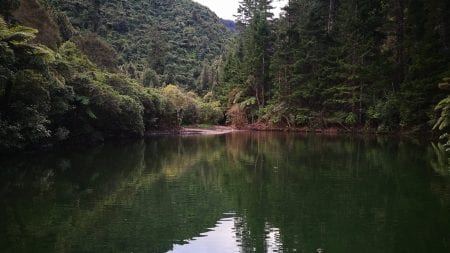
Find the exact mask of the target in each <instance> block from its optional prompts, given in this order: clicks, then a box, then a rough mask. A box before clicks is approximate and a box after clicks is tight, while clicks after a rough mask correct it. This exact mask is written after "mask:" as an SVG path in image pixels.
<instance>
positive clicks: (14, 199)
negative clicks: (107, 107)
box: [0, 138, 224, 252]
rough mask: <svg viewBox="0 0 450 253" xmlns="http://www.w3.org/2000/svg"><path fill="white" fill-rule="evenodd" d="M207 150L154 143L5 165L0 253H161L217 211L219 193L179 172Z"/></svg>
mask: <svg viewBox="0 0 450 253" xmlns="http://www.w3.org/2000/svg"><path fill="white" fill-rule="evenodd" d="M196 143H197V144H199V145H194V144H196ZM210 145H212V143H211V142H210V141H197V142H195V143H193V142H192V140H191V139H176V138H168V139H166V138H158V140H152V141H148V142H147V143H144V142H139V143H133V144H124V145H121V147H120V148H117V147H116V146H112V145H105V146H102V147H98V148H93V149H88V150H86V151H76V152H72V151H71V152H58V153H54V154H50V155H43V154H40V155H30V156H25V157H17V158H16V159H12V160H9V161H6V162H5V163H3V164H2V165H1V168H2V173H4V174H3V175H5V176H3V175H2V177H1V180H2V181H4V182H5V184H3V185H7V186H6V187H4V190H3V191H2V196H3V198H2V199H3V201H2V207H4V208H2V210H0V218H1V220H0V225H1V228H0V237H1V239H0V251H12V252H22V251H25V252H34V251H36V249H39V250H44V251H46V252H53V251H57V252H62V251H70V252H97V251H99V252H103V251H119V252H120V251H130V250H131V251H133V250H134V251H136V252H140V251H144V250H145V251H151V252H165V251H167V250H169V249H170V248H171V246H172V242H173V241H174V240H175V241H183V240H185V239H189V238H191V237H194V236H196V235H197V234H199V233H200V232H203V231H204V230H205V229H206V228H208V227H211V226H213V225H214V223H215V221H216V220H217V219H218V218H220V215H221V213H222V212H223V211H224V210H223V209H224V208H223V204H222V203H224V200H222V199H223V198H222V197H221V194H220V192H219V191H218V190H216V189H213V188H212V187H211V185H209V184H207V183H205V182H207V181H206V180H203V182H200V181H197V180H195V177H196V176H197V175H189V173H186V172H187V171H189V169H190V166H193V165H194V164H195V163H197V162H198V161H199V160H198V159H199V156H200V154H199V153H201V152H205V150H208V149H209V150H211V153H210V156H208V157H210V158H211V159H214V157H215V156H214V152H215V150H214V149H210ZM174 151H175V152H174ZM183 170H184V171H183ZM174 173H175V174H174ZM183 173H185V174H186V176H183ZM196 173H197V172H196ZM205 176H207V175H205ZM30 200H31V201H30Z"/></svg>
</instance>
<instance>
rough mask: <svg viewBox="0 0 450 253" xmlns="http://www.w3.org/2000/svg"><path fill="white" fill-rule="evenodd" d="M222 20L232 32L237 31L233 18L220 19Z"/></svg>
mask: <svg viewBox="0 0 450 253" xmlns="http://www.w3.org/2000/svg"><path fill="white" fill-rule="evenodd" d="M220 21H222V24H223V25H224V26H225V27H226V28H227V29H228V30H229V31H230V32H233V33H234V32H236V31H237V30H236V22H234V21H233V20H228V19H220Z"/></svg>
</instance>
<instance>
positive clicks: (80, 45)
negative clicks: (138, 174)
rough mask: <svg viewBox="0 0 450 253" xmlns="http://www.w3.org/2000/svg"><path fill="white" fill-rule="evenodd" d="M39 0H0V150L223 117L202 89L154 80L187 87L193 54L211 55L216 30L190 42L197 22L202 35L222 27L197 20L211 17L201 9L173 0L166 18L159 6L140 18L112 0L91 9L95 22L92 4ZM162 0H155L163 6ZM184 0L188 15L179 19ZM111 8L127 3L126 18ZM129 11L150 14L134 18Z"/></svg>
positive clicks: (198, 62) (197, 60) (197, 59)
mask: <svg viewBox="0 0 450 253" xmlns="http://www.w3.org/2000/svg"><path fill="white" fill-rule="evenodd" d="M49 3H50V2H47V1H38V0H20V1H18V0H6V2H5V1H0V6H1V7H2V9H0V153H2V152H13V151H15V150H20V149H35V148H40V147H43V146H45V147H50V146H54V145H62V144H66V143H82V144H86V143H92V142H101V141H103V140H105V139H117V138H140V137H143V136H144V135H145V134H147V133H149V132H153V131H155V130H156V131H160V130H163V131H175V130H177V129H179V127H180V126H181V125H190V124H196V123H202V124H217V122H218V121H221V120H222V119H223V113H222V109H221V107H220V104H219V103H218V102H217V101H214V100H213V99H212V98H211V95H210V94H209V96H205V97H200V96H198V95H197V94H196V93H194V92H190V91H188V90H186V89H182V88H180V87H178V86H176V85H163V84H164V83H166V84H167V83H169V82H170V83H172V81H173V82H176V80H179V81H178V82H179V84H180V85H181V84H182V85H184V86H185V87H188V88H194V87H193V85H194V83H195V75H194V73H195V71H196V68H195V67H198V68H200V69H203V68H204V66H202V62H203V59H205V60H206V61H207V60H208V59H212V58H214V57H215V55H214V54H213V52H215V51H213V49H214V50H217V53H216V54H218V51H219V50H220V47H221V44H220V43H219V42H218V40H215V39H218V37H217V36H218V35H219V33H218V32H217V33H215V34H216V35H217V36H216V37H214V36H213V35H210V36H208V38H209V40H208V42H209V46H205V49H204V50H203V51H201V50H199V49H198V48H196V47H197V46H198V43H199V41H200V40H199V39H198V38H197V37H196V36H198V34H199V33H200V30H201V29H203V28H202V26H201V25H205V27H204V29H203V30H202V31H203V32H202V33H203V34H206V35H208V33H209V32H211V33H214V31H215V30H214V29H218V30H217V31H219V30H220V29H222V30H223V32H221V33H220V36H222V37H221V38H223V39H225V34H226V33H225V32H224V31H225V28H224V27H223V25H221V24H220V22H217V23H216V24H211V25H210V26H211V27H212V28H210V29H207V28H206V26H207V23H206V21H204V20H206V18H205V17H206V16H208V15H210V16H208V17H209V18H211V19H213V18H216V17H215V16H213V15H212V14H211V12H209V11H208V10H207V9H205V8H203V7H200V6H199V5H196V4H193V3H192V2H188V1H185V2H177V3H183V4H186V5H185V6H184V7H186V8H184V7H182V6H180V5H179V4H174V5H173V6H172V7H174V6H176V8H174V9H171V10H167V11H168V12H170V13H174V12H176V11H179V12H180V13H181V12H183V13H184V16H183V15H181V14H180V15H181V17H178V16H176V17H175V18H174V19H173V20H169V19H168V17H169V16H168V14H167V13H159V14H158V15H159V16H157V15H156V14H155V15H154V16H152V17H153V19H150V18H149V19H148V20H146V17H144V16H145V15H143V14H142V15H141V16H139V15H138V14H136V13H137V12H136V13H134V12H133V14H129V12H128V11H129V9H127V8H128V7H124V6H123V4H121V6H122V7H121V8H122V9H120V8H113V5H114V4H117V3H118V2H113V3H108V4H107V5H106V4H105V5H103V4H99V6H101V7H99V8H98V9H97V10H98V12H95V13H97V14H99V16H101V17H102V18H99V19H94V20H100V21H99V22H98V23H97V24H98V25H95V24H96V23H95V22H91V21H92V20H93V19H92V17H93V16H92V15H91V14H92V13H86V11H83V8H85V7H86V6H88V5H85V6H84V7H83V2H80V3H78V4H77V3H75V2H73V3H72V2H70V3H69V2H66V3H65V4H63V3H62V2H61V3H50V4H52V5H47V4H49ZM97 3H98V2H97ZM142 3H143V1H142ZM134 4H136V6H137V4H138V3H137V1H135V2H134ZM166 4H167V3H164V4H161V5H158V6H159V7H158V8H162V6H163V5H164V6H166V8H169V7H167V6H169V5H166ZM54 6H56V7H58V9H59V8H61V9H66V10H72V9H73V8H74V9H73V10H76V11H79V13H80V15H79V17H78V18H74V17H75V16H76V15H75V14H74V13H75V12H74V13H73V14H74V15H73V18H72V19H69V18H68V17H67V16H66V14H65V13H64V12H61V11H59V10H58V9H55V8H54ZM190 7H192V8H194V9H195V11H194V12H192V13H193V14H192V16H193V17H195V16H196V15H197V14H198V16H197V18H196V19H197V20H198V22H193V21H192V22H188V20H189V18H187V16H186V15H187V13H188V10H189V8H190ZM136 8H138V7H136ZM138 9H139V8H138ZM89 10H90V11H92V9H89ZM120 10H127V11H124V12H123V15H126V14H127V13H128V14H129V15H127V18H129V20H128V19H127V20H126V22H122V23H121V24H116V23H114V22H116V21H117V22H118V20H120V18H118V15H119V13H122V11H120ZM158 10H161V11H163V10H164V8H163V9H158ZM113 12H114V13H115V14H114V13H113ZM67 13H68V14H71V13H70V12H69V11H67ZM205 13H206V14H205ZM94 16H96V15H94ZM138 16H139V17H138ZM96 17H97V16H96ZM112 17H115V18H117V19H114V18H112ZM138 19H139V20H141V21H149V22H150V20H152V22H153V23H146V22H142V23H141V24H138V21H137V20H138ZM130 20H133V22H134V23H133V22H132V21H130ZM156 20H160V21H156ZM177 20H178V21H177ZM201 20H203V21H201ZM83 22H86V23H83ZM72 23H73V25H72ZM103 24H105V25H103ZM155 24H158V26H156V25H155ZM165 25H167V26H166V27H165V28H164V27H163V26H165ZM172 26H173V27H177V29H181V28H182V27H184V28H186V29H184V28H183V29H184V30H189V31H191V32H192V34H191V35H192V38H197V39H196V40H187V39H183V40H182V39H181V38H184V37H186V36H187V35H186V33H185V34H176V31H177V30H176V29H172V28H171V27H172ZM138 27H139V28H138ZM160 28H161V29H160ZM163 28H164V29H165V30H164V29H163ZM146 29H148V30H146ZM138 30H139V31H138ZM206 30H207V31H208V32H205V31H206ZM146 31H148V33H147V32H146ZM127 34H129V36H128V35H127ZM171 34H172V35H171ZM102 36H104V38H102ZM183 36H184V37H183ZM168 38H171V39H170V40H168ZM177 38H178V39H177ZM214 38H215V39H214ZM108 41H109V42H112V45H111V44H109V43H108ZM194 42H195V43H197V44H195V43H194ZM152 43H153V44H152ZM183 43H185V44H183ZM175 44H179V46H178V48H177V49H176V48H175V47H176V46H175ZM183 45H184V46H183ZM124 48H126V50H125V49H124ZM202 54H205V55H204V56H202ZM203 57H204V58H203ZM205 66H206V65H205ZM151 67H154V70H153V69H152V68H151ZM155 71H157V72H158V73H159V75H158V74H156V72H155ZM160 78H161V79H162V80H161V79H160ZM164 78H166V79H164ZM167 78H169V79H170V78H171V79H173V80H168V79H167ZM175 79H176V80H175ZM203 79H204V78H202V80H203ZM202 83H204V82H202ZM157 86H160V87H157ZM205 87H206V86H205Z"/></svg>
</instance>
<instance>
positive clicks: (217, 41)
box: [47, 0, 231, 90]
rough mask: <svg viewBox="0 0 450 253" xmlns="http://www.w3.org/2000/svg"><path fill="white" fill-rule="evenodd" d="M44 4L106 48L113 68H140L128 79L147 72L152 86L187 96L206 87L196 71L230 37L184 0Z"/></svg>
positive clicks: (206, 12)
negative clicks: (154, 79) (114, 60)
mask: <svg viewBox="0 0 450 253" xmlns="http://www.w3.org/2000/svg"><path fill="white" fill-rule="evenodd" d="M47 2H48V3H49V4H50V5H51V6H52V7H54V8H56V9H57V10H59V11H62V12H64V13H65V14H66V15H67V16H68V17H69V19H70V21H71V22H72V24H73V26H74V27H75V28H77V29H79V30H81V31H83V32H84V31H89V32H92V33H95V34H97V35H99V36H100V37H102V38H103V39H104V40H105V41H107V42H108V43H109V44H111V45H112V46H113V47H114V49H115V50H116V51H117V52H118V56H119V65H128V64H134V65H135V66H138V65H139V66H142V67H140V70H137V71H136V72H137V73H130V77H132V78H136V79H140V78H142V77H143V74H144V73H143V72H144V71H146V70H147V69H153V70H155V71H156V73H157V74H158V78H159V79H160V81H159V82H158V83H165V84H169V83H176V84H177V85H180V86H182V87H183V88H187V89H191V90H194V89H196V88H197V87H203V88H205V89H206V88H207V86H205V85H199V83H200V82H201V81H203V82H207V80H204V79H202V80H200V78H199V75H200V72H201V66H202V65H203V63H204V62H211V61H213V59H214V58H215V57H217V56H218V55H219V54H220V53H221V51H222V49H223V48H222V47H223V45H224V43H225V42H226V41H227V40H228V38H229V37H230V36H231V33H230V32H229V31H228V30H227V29H226V28H225V27H224V25H223V24H222V22H221V21H220V19H219V18H218V17H217V16H216V15H215V14H214V13H213V12H211V11H210V10H209V9H207V8H206V7H203V6H201V5H199V4H197V3H194V2H192V1H190V0H181V1H174V0H170V1H167V0H152V1H147V0H138V1H118V0H112V1H90V0H82V1H79V0H47ZM83 52H84V51H83ZM88 56H89V57H90V55H89V54H88ZM93 61H94V62H95V63H97V61H95V60H93ZM203 88H201V89H203Z"/></svg>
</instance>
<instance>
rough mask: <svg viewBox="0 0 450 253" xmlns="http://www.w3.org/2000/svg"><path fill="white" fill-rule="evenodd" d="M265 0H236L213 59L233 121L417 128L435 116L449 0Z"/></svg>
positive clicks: (446, 68)
mask: <svg viewBox="0 0 450 253" xmlns="http://www.w3.org/2000/svg"><path fill="white" fill-rule="evenodd" d="M271 2H272V1H270V0H245V1H241V6H240V9H239V16H238V17H237V18H238V19H237V22H238V27H239V31H240V33H239V36H238V37H237V38H236V40H235V43H234V46H232V47H231V48H230V49H229V50H228V52H227V53H226V54H225V55H224V56H223V58H222V59H221V60H220V61H221V64H220V68H219V70H220V72H221V75H220V76H219V85H217V86H215V88H214V91H215V94H217V96H218V98H220V100H221V101H222V103H223V104H226V105H227V107H228V108H229V109H228V112H227V113H228V116H229V118H230V120H232V121H234V122H235V124H247V123H265V124H266V125H267V124H268V125H284V126H290V127H294V126H295V127H305V128H330V127H337V128H341V129H347V130H351V129H354V128H356V127H358V128H364V129H371V130H373V131H379V132H386V131H390V132H391V131H403V132H415V131H421V132H422V131H429V130H430V129H431V128H432V126H433V125H434V124H435V123H436V120H437V116H438V115H437V113H436V111H435V110H434V109H435V106H436V104H437V103H438V102H439V101H440V100H441V99H443V98H444V97H445V93H444V92H442V91H441V90H440V89H439V87H438V83H440V82H441V81H442V80H443V79H444V78H446V77H448V76H450V50H449V49H450V48H449V47H450V24H449V22H450V21H449V19H448V14H449V13H450V2H449V1H443V0H433V1H424V0H414V1H407V0H386V1H372V0H339V1H338V0H290V1H289V5H288V6H287V7H286V8H285V13H284V14H283V15H282V16H281V17H280V18H279V19H274V18H273V14H272V13H271V9H272V7H271ZM444 86H445V84H442V85H441V87H444ZM441 107H445V102H443V103H442V104H441V105H440V106H439V107H438V109H441ZM447 110H448V109H447ZM444 114H445V113H444ZM442 120H443V121H447V120H448V119H447V120H445V116H444V118H442V119H441V121H442ZM440 123H442V122H440ZM440 123H439V122H438V124H440ZM441 128H444V127H443V126H441Z"/></svg>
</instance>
